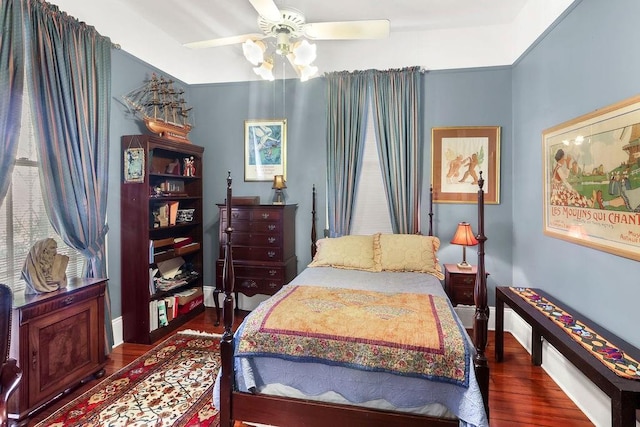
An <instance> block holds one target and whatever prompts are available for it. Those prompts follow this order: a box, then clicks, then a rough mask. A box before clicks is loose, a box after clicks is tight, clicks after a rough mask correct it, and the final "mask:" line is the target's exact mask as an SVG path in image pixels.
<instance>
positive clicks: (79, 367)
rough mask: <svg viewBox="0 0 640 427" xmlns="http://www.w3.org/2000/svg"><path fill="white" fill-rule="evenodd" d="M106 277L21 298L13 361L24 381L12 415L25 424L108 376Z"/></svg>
mask: <svg viewBox="0 0 640 427" xmlns="http://www.w3.org/2000/svg"><path fill="white" fill-rule="evenodd" d="M106 285H107V280H106V279H71V280H70V281H69V284H68V285H67V288H66V289H62V290H59V291H55V292H49V293H45V294H38V295H24V294H16V295H15V296H14V302H13V319H12V323H11V326H12V328H11V349H10V357H12V358H14V359H16V360H17V361H18V366H20V367H21V368H22V372H23V374H22V381H21V382H20V385H19V386H18V389H17V390H16V391H15V392H14V393H13V394H12V395H11V398H10V400H9V417H10V418H11V419H13V420H18V421H20V420H24V419H26V418H27V417H29V416H30V415H32V414H33V413H35V412H36V411H37V410H39V409H41V407H44V406H46V405H47V404H49V403H51V402H53V401H55V400H57V399H59V398H60V397H62V395H64V394H66V393H67V392H68V391H70V390H71V389H73V388H74V387H75V386H77V385H79V384H81V383H83V382H85V381H86V380H88V379H90V378H93V377H96V378H97V377H101V376H102V375H104V365H105V363H106V356H105V337H104V294H105V288H106Z"/></svg>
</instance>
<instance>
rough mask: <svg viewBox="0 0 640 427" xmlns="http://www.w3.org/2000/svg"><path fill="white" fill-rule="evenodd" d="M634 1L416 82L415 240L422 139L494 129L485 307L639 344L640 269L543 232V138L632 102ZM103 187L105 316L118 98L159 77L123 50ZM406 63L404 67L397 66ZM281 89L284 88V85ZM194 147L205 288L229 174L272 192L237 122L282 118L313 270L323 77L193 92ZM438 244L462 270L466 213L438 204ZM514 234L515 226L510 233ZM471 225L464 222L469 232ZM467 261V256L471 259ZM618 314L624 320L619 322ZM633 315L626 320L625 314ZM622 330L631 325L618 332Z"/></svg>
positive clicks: (116, 177) (321, 201)
mask: <svg viewBox="0 0 640 427" xmlns="http://www.w3.org/2000/svg"><path fill="white" fill-rule="evenodd" d="M639 9H640V4H639V3H638V2H636V1H635V0H615V1H613V2H599V1H595V0H584V1H582V2H581V3H579V4H578V6H577V7H575V8H574V9H573V10H572V11H571V12H570V13H569V14H568V15H567V16H566V17H565V18H564V19H563V20H561V21H560V22H559V23H558V25H557V26H555V27H554V28H553V30H552V31H550V32H549V33H548V34H547V35H546V37H544V38H543V39H542V40H541V41H540V42H539V43H538V44H537V45H536V46H535V47H534V48H532V49H531V50H530V51H529V52H527V54H526V55H524V56H523V58H521V59H520V60H519V62H518V63H517V64H516V65H515V66H514V67H492V68H482V69H468V70H448V71H436V72H427V73H425V75H424V79H423V81H424V88H423V95H424V98H423V99H424V110H423V112H422V114H423V141H424V172H423V208H422V214H423V231H424V232H426V231H427V229H426V221H427V212H428V206H427V196H428V188H429V184H430V181H431V145H430V144H431V128H432V127H440V126H500V127H501V129H502V135H501V147H500V148H501V176H500V186H501V190H500V202H501V203H500V204H498V205H487V206H486V224H485V233H486V235H487V237H488V241H487V244H486V266H487V271H488V272H489V273H490V276H489V281H488V284H489V292H490V294H489V295H490V297H489V300H490V304H493V300H494V298H493V294H494V293H493V290H494V288H495V286H504V285H512V284H516V285H528V286H535V287H540V288H543V289H546V290H548V291H549V292H551V293H552V294H554V295H557V296H558V298H559V299H561V300H563V301H567V303H568V304H570V305H571V306H573V307H575V308H576V309H579V310H581V311H583V312H585V313H587V314H589V315H590V316H591V317H593V318H594V319H596V320H597V321H599V323H601V324H603V325H605V326H606V327H608V328H610V329H611V330H613V331H614V332H616V333H617V334H618V335H620V336H622V337H623V338H625V339H627V340H628V341H630V342H632V343H633V344H635V345H636V346H640V337H639V336H638V332H637V330H636V328H634V327H633V325H636V324H638V323H639V322H638V320H639V319H638V316H639V315H638V311H637V310H634V307H633V306H632V304H634V299H633V297H632V296H633V295H634V292H633V291H634V286H635V285H634V283H635V282H637V271H638V268H637V262H635V261H630V260H627V259H623V258H620V257H617V256H614V255H611V254H607V253H603V252H600V251H597V250H594V249H588V248H584V247H581V246H578V245H574V244H571V243H567V242H564V241H561V240H557V239H553V238H549V237H546V236H543V234H542V199H541V197H542V196H541V194H542V176H541V174H542V164H541V153H542V149H541V132H542V130H543V129H546V128H548V127H550V126H552V125H554V124H558V123H561V122H563V121H566V120H568V119H570V118H573V117H575V116H578V115H581V114H583V113H586V112H589V111H592V110H594V109H596V108H599V107H602V106H605V105H608V104H610V103H613V102H615V101H618V100H621V99H623V98H626V97H628V96H631V95H634V94H636V93H638V87H639V86H640V80H639V79H637V78H636V79H634V77H635V76H634V75H633V71H634V70H637V69H638V68H637V65H638V62H639V61H640V58H638V57H637V55H634V46H635V42H636V41H637V40H638V36H637V35H635V34H634V30H633V28H634V25H633V24H634V23H633V18H632V17H633V16H639V15H638V12H640V10H639ZM112 61H113V87H112V92H113V97H114V100H113V111H112V123H111V144H112V147H113V148H112V150H111V153H112V155H111V157H110V161H111V166H110V171H111V177H110V186H109V190H110V195H109V202H108V203H109V206H108V215H109V217H108V219H109V225H110V232H109V237H108V247H109V276H110V286H109V287H110V291H111V299H112V307H113V310H112V312H113V316H114V318H115V317H117V316H119V315H120V313H121V311H120V297H121V286H122V287H123V288H124V290H123V291H122V292H124V293H125V294H126V286H127V284H126V283H122V284H121V280H120V255H119V254H120V199H119V194H120V180H121V172H120V168H121V162H122V159H121V153H120V136H121V135H125V134H131V133H141V132H145V130H144V129H143V127H141V126H140V125H139V124H138V122H137V121H135V120H133V119H132V118H131V117H129V116H127V115H126V114H125V112H126V109H125V108H124V106H123V105H122V104H121V103H120V102H119V97H120V96H121V95H122V94H124V93H126V92H127V91H129V90H131V89H133V88H134V87H135V86H137V85H140V84H141V82H142V81H143V80H145V79H147V78H148V77H149V74H150V73H151V72H153V71H158V70H155V69H153V68H152V67H150V66H148V65H147V64H145V63H143V62H141V61H139V60H137V59H136V58H134V57H132V56H130V55H128V54H126V53H124V52H120V51H114V53H113V60H112ZM407 65H408V66H410V65H414V64H407ZM283 84H284V88H283ZM187 89H188V101H189V103H190V104H192V105H193V106H194V113H195V114H194V118H195V128H194V130H193V131H192V132H191V134H190V138H191V140H192V141H193V143H195V144H198V145H202V146H204V147H205V163H206V164H205V166H206V167H205V170H204V178H205V180H204V202H205V203H204V204H205V212H204V221H205V224H204V229H205V231H204V232H205V245H204V256H205V259H208V260H209V261H208V262H205V276H204V279H205V284H207V285H213V284H214V280H215V274H214V272H215V259H216V258H217V256H218V251H217V243H218V241H217V230H218V226H219V222H218V211H217V207H216V205H215V204H216V203H222V202H223V200H224V198H225V195H226V193H225V191H226V190H225V188H226V187H225V178H226V175H227V171H228V170H230V171H231V173H232V177H233V178H234V194H236V195H257V196H260V197H261V200H262V202H263V203H268V202H269V201H270V200H271V198H272V196H273V190H272V189H271V185H270V183H268V182H244V179H243V173H244V172H243V170H244V166H243V165H244V151H243V139H244V121H245V120H247V119H272V118H286V119H287V125H288V126H287V128H288V136H287V185H288V188H287V189H286V196H287V202H288V203H296V204H298V212H297V218H296V219H297V221H296V252H297V255H298V271H301V270H302V269H303V268H304V267H305V266H306V264H307V263H308V262H309V261H310V253H309V248H310V244H311V242H310V235H309V233H310V231H309V230H310V226H311V216H310V213H311V188H312V186H313V185H314V184H315V185H316V187H317V190H318V205H317V212H318V222H317V224H316V225H317V227H318V230H319V234H318V236H319V237H320V236H321V230H322V229H323V228H325V226H326V224H325V219H324V214H323V213H324V211H325V206H326V205H325V182H326V170H325V159H326V154H325V140H326V133H325V127H326V111H325V108H326V87H325V82H324V80H323V79H322V78H318V79H313V80H310V81H308V82H305V83H300V82H297V81H295V80H287V81H285V82H284V83H283V82H282V81H278V82H273V83H267V82H243V83H228V84H210V85H194V86H191V87H188V88H187ZM434 211H435V219H434V225H435V234H436V235H438V236H440V238H441V240H442V246H441V250H440V261H441V262H443V263H449V262H458V261H459V260H460V258H461V253H460V252H461V249H460V247H458V246H453V245H450V244H449V243H448V241H449V239H450V237H451V236H452V235H453V232H454V229H455V226H456V224H457V223H458V222H459V221H465V220H466V221H470V222H471V223H472V224H475V221H476V216H477V209H476V206H475V205H472V204H435V205H434ZM514 223H515V224H517V227H514ZM475 228H476V226H475V225H474V229H475ZM474 257H475V251H474V250H473V249H470V250H469V259H470V260H474ZM618 313H625V314H624V315H618V316H616V315H617V314H618ZM634 316H635V317H634ZM629 320H633V322H631V323H628V322H629Z"/></svg>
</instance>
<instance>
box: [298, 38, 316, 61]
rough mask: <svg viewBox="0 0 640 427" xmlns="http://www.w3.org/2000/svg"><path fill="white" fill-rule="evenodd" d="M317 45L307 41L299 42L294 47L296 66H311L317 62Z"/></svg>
mask: <svg viewBox="0 0 640 427" xmlns="http://www.w3.org/2000/svg"><path fill="white" fill-rule="evenodd" d="M316 50H317V49H316V45H315V44H311V43H309V42H308V41H307V40H302V41H301V42H297V43H296V44H295V45H294V47H293V55H294V61H293V62H294V64H296V65H303V66H305V65H311V63H312V62H313V61H315V60H316Z"/></svg>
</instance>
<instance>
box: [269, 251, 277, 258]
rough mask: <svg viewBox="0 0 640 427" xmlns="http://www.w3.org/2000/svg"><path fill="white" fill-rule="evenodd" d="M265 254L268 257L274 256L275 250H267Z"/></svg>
mask: <svg viewBox="0 0 640 427" xmlns="http://www.w3.org/2000/svg"><path fill="white" fill-rule="evenodd" d="M267 256H268V257H269V258H273V257H274V256H276V253H275V251H269V252H267Z"/></svg>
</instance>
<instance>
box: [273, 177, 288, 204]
mask: <svg viewBox="0 0 640 427" xmlns="http://www.w3.org/2000/svg"><path fill="white" fill-rule="evenodd" d="M271 188H273V189H275V190H276V195H275V197H274V199H273V204H274V205H284V194H282V189H284V188H287V182H286V181H285V180H284V175H274V176H273V186H272V187H271Z"/></svg>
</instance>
